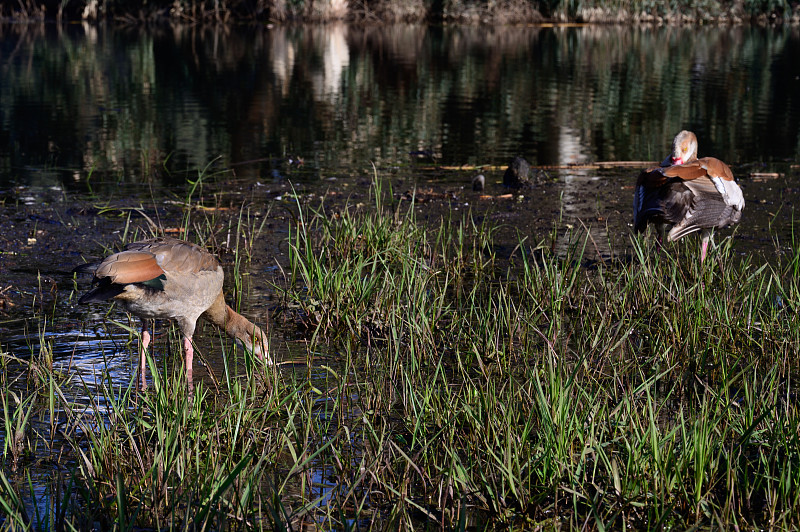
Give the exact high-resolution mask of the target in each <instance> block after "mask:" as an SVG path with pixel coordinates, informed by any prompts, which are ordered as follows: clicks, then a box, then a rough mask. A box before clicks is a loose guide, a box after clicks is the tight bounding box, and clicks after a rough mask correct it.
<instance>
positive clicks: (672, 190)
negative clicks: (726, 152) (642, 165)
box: [633, 131, 744, 262]
mask: <svg viewBox="0 0 800 532" xmlns="http://www.w3.org/2000/svg"><path fill="white" fill-rule="evenodd" d="M742 209H744V196H743V195H742V189H741V188H739V185H737V184H736V181H735V180H734V177H733V172H731V169H730V168H729V167H728V165H727V164H725V163H723V162H722V161H720V160H719V159H715V158H714V157H703V158H702V159H698V158H697V137H696V136H695V134H694V133H692V132H691V131H681V132H680V133H678V134H677V136H676V137H675V139H674V140H673V141H672V152H671V153H670V155H668V156H667V158H666V159H664V161H663V162H662V163H661V164H660V165H659V166H655V167H653V168H648V169H647V170H643V171H642V172H641V173H640V174H639V177H638V179H637V180H636V191H635V194H634V197H633V226H634V230H635V231H636V232H640V231H644V229H645V227H647V224H649V223H654V224H658V225H659V226H661V227H669V226H671V229H670V231H669V233H668V234H667V241H668V242H672V241H675V240H678V239H679V238H681V237H683V236H685V235H688V234H689V233H693V232H695V231H700V232H701V244H700V262H703V261H705V258H706V252H707V249H708V241H709V239H710V238H711V231H712V230H713V229H714V228H715V227H726V226H728V225H731V224H735V223H737V222H738V221H739V219H740V218H741V217H742Z"/></svg>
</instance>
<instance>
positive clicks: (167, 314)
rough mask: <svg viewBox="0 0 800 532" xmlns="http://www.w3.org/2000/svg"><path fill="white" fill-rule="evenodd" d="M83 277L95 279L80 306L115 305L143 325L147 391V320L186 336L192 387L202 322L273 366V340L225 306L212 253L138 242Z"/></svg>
mask: <svg viewBox="0 0 800 532" xmlns="http://www.w3.org/2000/svg"><path fill="white" fill-rule="evenodd" d="M75 271H76V272H78V273H92V274H94V278H93V280H92V285H93V288H92V289H91V290H90V291H89V292H87V293H86V294H84V295H83V297H81V298H80V301H79V302H80V303H96V302H101V301H107V300H113V301H115V302H117V303H118V304H119V305H120V306H121V307H122V308H124V309H125V310H127V311H128V312H130V313H131V314H134V315H135V316H138V317H139V318H141V319H142V324H143V325H142V342H141V346H140V359H139V371H140V376H141V379H142V380H141V387H142V389H145V388H146V387H147V383H146V379H145V375H146V366H145V350H146V349H147V347H148V345H149V344H150V333H149V331H148V330H147V320H150V319H156V318H158V319H173V320H175V321H176V322H177V324H178V327H179V328H180V330H181V334H182V335H183V351H184V355H185V358H186V381H187V383H188V385H189V387H190V388H191V387H192V359H193V357H194V349H193V347H192V335H193V334H194V331H195V326H196V325H197V319H198V318H199V317H201V316H202V317H203V318H205V319H206V320H207V321H210V322H211V323H213V324H214V325H217V326H219V327H222V328H223V329H224V330H225V332H226V333H227V334H228V335H229V336H231V337H233V338H235V339H237V340H239V341H240V342H242V344H244V346H245V348H247V349H248V350H249V351H251V352H252V353H254V354H255V355H256V356H258V357H259V358H261V359H262V360H264V359H266V361H267V362H268V363H270V360H269V356H268V353H267V347H266V346H267V337H266V335H265V334H264V333H263V331H262V330H261V329H260V328H259V327H258V326H257V325H254V324H253V323H252V322H250V321H249V320H248V319H247V318H245V317H244V316H242V315H241V314H239V313H237V312H236V311H234V310H233V309H232V308H231V307H229V306H228V305H227V304H226V303H225V296H224V295H223V294H222V282H223V278H224V274H223V271H222V266H220V264H219V262H218V261H217V259H216V258H215V257H214V256H213V255H212V254H211V253H209V252H208V251H206V250H205V249H203V248H201V247H200V246H197V245H195V244H191V243H189V242H186V241H183V240H178V239H175V238H154V239H150V240H142V241H140V242H133V243H131V244H128V245H127V246H125V249H124V250H123V251H121V252H119V253H115V254H113V255H110V256H108V257H106V258H105V259H103V260H102V261H100V262H96V263H89V264H82V265H80V266H78V267H77V268H75Z"/></svg>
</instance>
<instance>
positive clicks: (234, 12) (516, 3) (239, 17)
mask: <svg viewBox="0 0 800 532" xmlns="http://www.w3.org/2000/svg"><path fill="white" fill-rule="evenodd" d="M264 2H266V0H256V4H257V5H256V6H253V5H251V4H252V2H248V1H247V0H231V1H230V2H225V1H224V0H223V1H222V2H220V3H219V4H217V7H216V8H206V7H204V6H202V5H201V6H199V7H198V6H197V4H196V3H193V5H192V6H191V7H187V6H186V5H184V4H186V1H181V0H173V1H172V2H155V3H152V4H151V5H150V6H148V7H147V8H140V9H138V11H137V10H136V9H135V8H132V6H129V9H127V10H124V9H118V8H114V6H111V7H108V6H107V3H108V2H106V3H105V4H103V5H101V4H99V2H98V0H86V2H84V3H83V4H82V5H78V4H73V5H72V6H69V5H68V6H67V7H68V8H69V10H65V9H64V7H63V5H62V4H61V3H59V4H58V5H54V6H50V5H48V4H49V0H44V1H43V2H42V3H40V4H38V5H35V4H34V2H32V1H29V2H27V3H20V4H18V5H16V6H12V7H10V8H6V7H0V23H4V24H13V23H35V22H44V23H52V22H56V23H64V24H72V23H80V22H84V23H94V24H101V23H115V24H123V25H137V24H174V23H185V24H222V25H236V24H264V25H271V24H329V23H339V22H343V23H348V24H355V25H359V24H366V25H389V24H397V23H411V24H447V25H449V24H456V25H470V26H474V25H477V26H480V25H533V26H545V27H547V26H566V25H619V24H637V25H655V26H698V25H719V26H743V25H750V26H759V27H765V26H782V25H787V26H797V25H800V3H797V4H795V5H793V6H792V5H790V4H788V3H787V4H786V5H785V8H784V10H783V12H782V13H779V12H778V11H777V10H773V11H768V12H747V11H746V10H745V9H744V7H743V5H742V4H740V3H738V2H736V3H734V4H733V5H726V6H725V7H724V8H723V7H722V6H721V5H719V9H711V10H707V11H703V10H700V9H697V8H693V7H690V6H689V5H688V4H687V6H678V9H677V10H675V9H673V10H670V11H666V10H665V9H664V8H665V5H663V4H657V5H652V6H651V7H649V8H647V9H644V8H641V9H639V8H637V5H636V4H637V2H635V1H631V2H630V5H629V6H628V7H622V8H620V9H614V10H612V9H609V8H606V7H603V6H601V5H597V4H595V5H584V6H580V7H577V8H574V7H558V6H559V5H560V2H558V0H556V2H555V6H556V7H554V8H551V10H550V12H549V13H547V14H545V13H543V11H542V10H540V8H541V7H542V6H543V5H544V3H536V2H526V1H523V0H508V1H506V2H501V3H499V4H496V5H495V7H492V8H489V7H486V6H468V5H462V4H454V5H452V6H450V7H448V8H447V9H436V6H435V4H436V3H437V2H436V1H434V2H433V5H426V4H425V2H424V1H423V0H416V1H413V0H412V1H411V2H408V3H400V2H395V3H393V2H386V1H384V2H376V3H375V6H373V7H374V8H373V9H370V8H369V7H368V6H366V4H367V3H363V4H361V5H360V6H359V7H358V8H354V7H351V6H348V5H346V3H345V2H344V1H343V0H316V1H314V0H307V1H305V2H300V3H298V4H296V5H294V6H292V7H288V3H287V2H285V1H284V0H271V1H268V2H266V4H264V5H261V4H262V3H264ZM153 4H156V5H153ZM220 4H221V5H222V7H221V8H220V7H219V5H220ZM401 4H402V5H401ZM551 4H552V2H551ZM598 4H599V2H598ZM681 7H685V9H681Z"/></svg>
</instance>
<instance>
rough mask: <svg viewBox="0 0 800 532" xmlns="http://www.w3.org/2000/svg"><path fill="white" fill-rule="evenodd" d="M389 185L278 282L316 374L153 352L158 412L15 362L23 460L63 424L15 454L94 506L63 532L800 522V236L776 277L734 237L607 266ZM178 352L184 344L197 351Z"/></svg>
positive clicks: (783, 525)
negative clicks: (47, 469) (205, 363)
mask: <svg viewBox="0 0 800 532" xmlns="http://www.w3.org/2000/svg"><path fill="white" fill-rule="evenodd" d="M372 193H373V202H372V205H369V206H368V207H364V206H357V205H345V206H341V207H338V208H336V209H334V208H333V207H332V206H330V205H325V204H320V205H318V206H314V207H313V208H312V207H311V206H308V205H305V204H303V203H302V202H301V201H299V200H298V202H297V205H296V208H297V211H296V213H295V218H294V224H293V226H292V228H291V239H290V246H289V249H290V256H289V258H288V268H287V269H286V272H285V278H284V279H276V280H275V282H276V285H277V287H276V288H277V289H278V290H279V291H280V293H281V296H282V303H281V308H280V314H281V317H282V318H283V319H284V320H288V321H289V322H290V324H292V326H293V327H294V325H295V324H300V325H303V324H305V325H306V326H307V327H308V329H307V334H306V337H305V340H306V342H305V344H304V345H305V349H306V350H307V352H306V353H305V354H306V358H307V359H308V360H309V361H310V364H309V365H308V366H305V365H297V366H294V367H293V366H277V367H270V366H266V365H264V364H263V363H261V362H260V361H258V360H255V359H254V358H253V357H252V356H251V355H249V354H247V353H244V354H243V355H242V354H241V353H240V352H239V351H238V350H236V349H235V348H232V347H229V345H228V344H227V343H226V341H225V340H224V339H222V338H219V339H218V340H215V342H214V346H215V347H214V351H215V352H217V353H220V352H221V353H222V355H221V356H223V357H224V358H223V360H224V364H223V367H224V371H223V374H222V375H221V376H220V378H219V379H218V380H217V382H218V384H217V386H218V388H211V387H208V386H207V384H206V383H205V382H202V383H199V384H198V385H197V386H196V387H195V390H194V394H193V395H190V394H189V393H188V392H187V390H186V385H185V382H183V378H184V372H183V371H182V368H181V367H180V364H179V363H178V364H177V365H176V366H175V367H173V363H171V362H169V361H168V360H166V361H164V362H162V363H157V362H156V359H153V358H151V359H149V364H150V372H151V374H152V375H153V385H152V389H151V390H150V391H148V392H147V393H144V394H141V393H139V392H137V391H136V390H135V383H134V382H131V383H124V384H120V383H112V382H111V381H110V380H109V379H108V378H107V377H104V378H103V379H102V380H101V381H100V382H99V383H97V384H95V386H94V388H92V389H89V387H88V383H86V384H83V383H80V382H77V383H76V382H75V380H74V378H73V379H65V378H64V376H63V375H67V376H69V375H71V372H70V370H69V368H67V369H64V368H62V369H60V370H58V371H56V370H55V369H54V368H53V365H52V362H50V361H52V353H49V352H48V348H47V342H45V341H44V337H42V338H41V339H40V344H41V345H44V346H45V348H44V349H38V350H37V349H34V348H32V353H31V358H30V362H29V365H30V367H32V368H35V371H34V370H31V371H30V372H29V375H30V377H29V378H28V379H27V381H24V382H23V380H19V379H18V380H16V381H15V380H14V378H13V377H11V375H12V374H13V373H9V371H10V370H9V367H10V366H13V365H14V364H18V362H15V361H11V360H10V359H4V363H3V365H2V366H1V367H0V369H2V371H0V378H2V379H3V380H2V381H0V384H1V385H3V389H4V390H12V391H13V392H14V394H17V396H18V397H21V396H22V395H21V389H20V387H23V388H24V389H25V390H26V392H25V393H26V395H25V397H32V399H30V400H29V401H28V402H27V403H24V402H23V401H20V402H16V401H14V400H13V399H14V397H13V396H12V395H10V394H6V397H7V398H8V399H9V400H7V401H6V403H7V404H8V405H9V406H8V407H7V408H6V409H5V410H4V411H5V412H6V415H5V416H4V418H3V422H2V427H0V429H3V430H0V434H2V435H3V438H4V439H3V445H4V446H7V445H9V439H8V436H5V434H7V433H8V432H9V431H14V430H16V428H15V427H17V426H18V425H19V423H21V422H20V421H19V420H20V419H22V420H23V421H24V420H25V419H27V420H28V421H24V423H23V425H24V426H25V427H31V426H39V427H40V426H43V425H42V423H43V422H44V425H45V426H50V425H55V426H57V427H61V428H60V429H58V430H57V431H55V432H56V435H52V434H47V431H40V430H31V429H30V428H26V429H25V430H26V432H25V433H26V434H27V435H28V436H27V437H28V441H29V442H30V444H28V445H29V446H28V447H27V449H29V450H28V451H27V455H26V454H25V453H23V454H22V455H20V458H19V460H18V463H19V468H20V469H21V470H23V471H24V470H25V468H26V467H29V466H30V463H31V461H30V459H29V458H26V456H28V457H30V456H32V455H36V454H37V453H40V452H41V451H37V450H36V444H37V442H39V443H40V444H41V443H46V444H47V445H46V446H47V448H49V449H53V451H50V452H51V453H53V455H54V456H59V457H63V458H58V459H57V461H56V462H57V463H58V464H59V467H60V468H62V470H63V471H65V472H66V475H67V479H68V482H71V483H72V485H73V486H74V487H75V489H74V492H73V494H72V495H63V496H62V498H63V499H65V500H63V501H61V502H59V508H67V509H68V510H64V512H63V513H62V514H59V515H62V517H59V518H58V519H61V521H63V522H69V523H71V524H72V525H73V526H76V527H78V526H81V525H82V524H85V523H94V522H98V523H101V524H102V525H103V526H104V527H106V528H112V527H116V528H119V529H127V528H132V527H142V526H147V527H158V528H160V529H161V528H179V527H180V528H183V527H185V526H187V525H193V526H197V527H198V528H207V529H217V528H221V527H223V526H225V527H229V528H234V529H251V528H277V529H288V528H300V527H301V526H304V525H306V524H309V523H312V524H313V525H314V526H319V527H323V528H345V527H347V526H349V524H350V523H353V522H354V520H356V521H358V520H360V522H362V523H367V522H368V523H370V524H372V526H375V527H380V528H392V527H394V528H397V527H419V528H422V527H430V526H432V525H436V526H441V527H446V528H457V529H459V530H463V529H466V527H468V526H469V527H473V528H488V527H497V526H511V527H513V526H518V527H524V526H530V527H536V526H540V527H548V528H551V527H553V528H554V527H569V528H579V527H580V528H585V527H590V528H598V529H599V528H609V527H611V528H622V527H632V528H636V529H640V528H665V527H673V528H675V527H677V528H682V529H683V528H689V527H699V528H710V527H712V526H721V527H726V526H734V525H736V526H739V527H740V528H741V527H744V528H755V527H767V526H769V527H772V528H774V529H792V528H796V527H797V526H798V525H800V522H798V519H797V517H795V516H796V515H798V514H800V512H799V511H798V510H800V472H799V470H798V468H800V436H798V435H799V434H800V415H798V408H797V405H796V401H795V400H794V398H795V397H796V394H797V387H796V385H795V384H794V382H795V380H796V378H797V373H798V363H797V358H796V355H795V353H796V352H797V350H798V348H800V323H799V322H798V319H799V318H798V314H797V311H798V307H800V290H798V277H797V275H796V265H797V263H798V251H796V250H797V247H796V246H794V245H793V243H792V245H790V246H789V249H790V250H794V251H789V252H784V253H779V254H776V258H775V260H774V261H772V262H770V263H769V264H760V263H757V260H756V259H750V258H741V257H737V256H736V254H735V247H736V244H735V239H734V241H731V240H729V239H726V240H724V241H722V242H720V243H719V245H718V246H717V247H716V248H715V249H713V250H712V251H711V253H710V254H709V257H708V259H707V261H706V263H705V264H703V265H700V264H699V261H698V260H697V255H696V253H697V249H696V248H697V246H696V242H694V241H690V242H687V243H683V242H681V243H679V244H677V245H669V246H667V247H666V249H660V248H659V247H657V246H656V245H655V244H654V243H653V242H652V241H651V240H647V239H640V238H636V239H633V240H632V242H631V248H630V249H631V254H630V256H629V257H628V258H625V259H620V260H616V261H607V262H606V263H600V264H597V265H596V266H594V267H586V265H585V264H586V260H585V258H586V254H587V250H588V249H591V243H590V242H589V240H588V238H587V237H585V236H583V235H582V234H580V233H579V232H572V233H570V234H567V235H566V237H567V238H568V239H570V243H569V245H567V246H565V247H563V250H564V251H563V252H560V253H561V255H558V254H556V253H555V252H554V251H552V250H554V249H556V247H555V246H554V245H552V246H546V245H544V244H534V243H532V242H534V241H537V239H538V238H540V239H541V242H542V243H545V242H548V241H549V242H555V241H556V239H557V238H563V237H565V235H559V234H557V233H556V231H555V230H554V231H553V234H551V235H542V236H541V237H538V238H533V237H530V236H528V235H524V236H521V237H520V239H519V240H520V242H519V246H518V247H517V249H515V250H514V252H513V253H512V254H511V256H510V257H500V256H498V254H497V253H496V252H495V250H494V249H493V246H492V235H494V234H496V232H497V231H498V230H499V229H498V228H497V227H493V226H491V225H490V224H488V223H487V222H483V223H477V222H476V221H475V219H474V218H473V217H472V215H470V214H466V215H459V216H449V215H447V214H445V217H444V219H443V220H442V223H441V224H439V223H436V224H435V225H434V226H432V227H430V228H427V227H425V226H424V225H423V224H422V223H421V222H420V221H419V220H417V219H416V217H415V215H414V208H415V206H414V205H413V204H408V203H406V202H405V201H401V200H396V199H395V197H394V195H393V193H392V191H391V190H390V189H388V188H382V187H380V186H378V185H377V184H376V186H375V188H374V189H373V192H372ZM245 218H246V217H244V216H243V217H240V220H243V219H245ZM487 218H488V217H487ZM215 226H216V225H215ZM234 226H235V227H236V231H237V233H240V232H241V233H242V234H243V235H249V234H252V233H251V232H252V231H257V228H258V227H259V225H258V224H251V223H246V224H245V223H243V222H240V221H236V222H230V225H229V226H228V227H234ZM205 227H207V228H210V227H211V225H208V226H205ZM223 227H225V225H224V224H223ZM209 230H210V229H209ZM215 234H217V233H216V232H208V233H204V234H203V235H199V236H200V237H201V238H203V239H210V238H212V237H213V236H214V235H215ZM251 240H252V239H251ZM529 241H530V242H529ZM248 245H249V244H247V243H246V242H245V239H244V238H242V239H241V240H239V246H240V247H239V248H236V249H241V246H244V247H245V248H246V247H247V246H248ZM776 248H780V249H782V247H781V246H778V245H776ZM236 249H234V250H233V251H234V253H237V251H236ZM244 253H245V254H246V250H245V251H244ZM244 264H246V263H243V265H244ZM271 343H273V345H274V339H271ZM169 344H170V345H172V346H175V350H176V351H178V352H179V351H180V347H179V339H178V338H177V336H175V337H174V338H172V339H171V340H170V341H169ZM135 345H136V342H131V345H130V349H131V350H132V352H135ZM295 354H297V353H295ZM12 362H13V364H12ZM26 387H27V388H26ZM76 392H80V393H76ZM73 396H79V397H89V398H92V400H90V401H86V400H83V402H81V401H77V400H74V399H69V397H73ZM15 405H22V406H21V407H20V406H15ZM51 405H52V406H51ZM52 418H55V421H52ZM10 443H13V441H12V442H10ZM3 475H4V476H2V477H0V495H2V500H3V501H6V504H7V507H8V509H7V510H6V511H8V512H10V514H9V515H11V516H12V517H10V519H11V522H12V523H13V522H17V521H19V522H26V523H27V522H29V519H28V516H30V514H31V512H30V511H29V509H26V507H25V504H24V502H22V498H21V497H20V494H22V493H25V492H24V491H23V486H24V484H23V483H22V482H21V480H20V475H19V474H18V473H13V472H11V471H8V470H4V471H3ZM58 482H61V484H58ZM65 482H66V481H65V480H61V481H58V480H56V481H54V483H56V484H57V486H56V487H55V488H54V489H53V491H54V492H55V493H58V489H57V488H58V486H62V487H63V485H64V483H65ZM79 508H80V511H79V510H78V509H79ZM12 512H13V513H12ZM84 516H89V517H88V518H86V519H90V520H85V521H84V520H82V519H84ZM15 519H16V520H17V521H14V520H15ZM54 519H55V517H54ZM6 522H9V521H6ZM40 522H41V521H40Z"/></svg>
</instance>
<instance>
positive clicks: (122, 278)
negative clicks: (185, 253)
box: [95, 251, 164, 284]
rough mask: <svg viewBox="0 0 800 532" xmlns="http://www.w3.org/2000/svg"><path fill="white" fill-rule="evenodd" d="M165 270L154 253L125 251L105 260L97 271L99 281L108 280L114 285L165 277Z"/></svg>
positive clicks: (96, 275)
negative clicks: (160, 276)
mask: <svg viewBox="0 0 800 532" xmlns="http://www.w3.org/2000/svg"><path fill="white" fill-rule="evenodd" d="M163 273H164V270H162V269H161V267H160V266H159V265H158V263H157V262H156V258H155V256H153V254H152V253H147V252H141V251H123V252H121V253H116V254H114V255H111V256H110V257H108V258H107V259H106V260H104V261H103V262H102V263H101V264H100V266H98V267H97V271H95V277H96V278H97V279H102V278H106V277H107V278H108V279H109V280H110V281H111V282H112V283H116V284H129V283H143V282H145V281H150V280H152V279H155V278H156V277H158V276H159V275H163Z"/></svg>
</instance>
